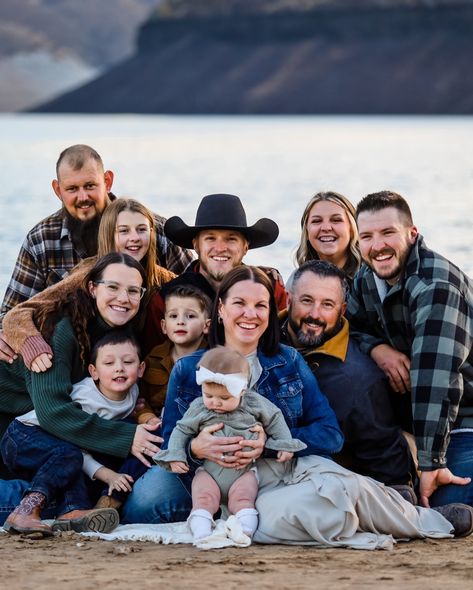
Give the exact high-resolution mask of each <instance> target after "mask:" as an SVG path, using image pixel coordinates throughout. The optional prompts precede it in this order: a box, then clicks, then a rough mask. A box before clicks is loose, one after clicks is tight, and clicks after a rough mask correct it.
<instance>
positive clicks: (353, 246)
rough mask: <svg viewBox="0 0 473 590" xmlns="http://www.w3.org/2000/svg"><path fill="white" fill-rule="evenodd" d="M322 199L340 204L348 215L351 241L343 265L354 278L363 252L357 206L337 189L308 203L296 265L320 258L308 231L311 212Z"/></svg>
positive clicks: (318, 194) (350, 276)
mask: <svg viewBox="0 0 473 590" xmlns="http://www.w3.org/2000/svg"><path fill="white" fill-rule="evenodd" d="M320 201H331V202H332V203H335V204H336V205H338V206H340V207H341V208H342V209H343V210H344V211H345V212H346V215H347V219H348V223H349V224H350V230H351V231H350V233H351V237H350V243H349V244H348V252H347V261H346V263H345V265H344V267H343V269H342V270H343V271H344V272H345V273H346V275H347V276H348V277H349V278H353V276H354V275H355V273H356V271H357V270H358V269H359V268H360V266H361V253H360V246H359V242H358V229H357V227H356V217H355V207H354V206H353V205H352V203H351V202H350V201H349V200H348V199H347V198H346V197H344V196H343V195H341V194H340V193H336V192H335V191H324V192H320V193H317V194H316V195H314V196H313V197H312V198H311V199H310V201H309V202H308V203H307V205H306V208H305V209H304V213H303V214H302V217H301V239H300V243H299V246H298V248H297V251H296V254H295V263H296V266H301V265H302V264H304V262H308V261H309V260H319V259H320V256H319V255H318V254H317V252H316V251H315V250H314V248H313V247H312V246H311V243H310V242H309V235H308V233H307V221H308V218H309V213H310V211H311V209H312V207H313V206H314V205H315V203H318V202H320Z"/></svg>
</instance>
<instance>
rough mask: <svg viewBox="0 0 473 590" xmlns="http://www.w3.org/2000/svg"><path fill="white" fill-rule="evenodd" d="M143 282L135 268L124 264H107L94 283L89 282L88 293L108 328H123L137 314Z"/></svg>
mask: <svg viewBox="0 0 473 590" xmlns="http://www.w3.org/2000/svg"><path fill="white" fill-rule="evenodd" d="M142 284H143V280H142V278H141V275H140V273H139V271H138V270H137V269H136V268H131V267H130V266H127V265H126V264H121V263H114V264H109V265H108V266H107V267H106V268H105V270H104V271H103V273H102V278H101V279H100V281H97V282H96V283H93V282H89V292H90V294H91V295H92V297H94V298H95V300H96V304H97V310H98V312H99V314H100V315H101V316H102V318H103V320H104V321H105V322H106V323H107V324H108V325H109V326H123V325H125V324H126V323H127V322H129V321H130V320H131V319H132V318H134V317H135V315H136V314H137V313H138V310H139V308H140V297H139V296H138V297H136V295H135V296H134V295H133V294H132V295H131V296H130V294H129V292H131V293H134V292H136V291H140V289H141V286H142Z"/></svg>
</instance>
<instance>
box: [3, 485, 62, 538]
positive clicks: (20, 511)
mask: <svg viewBox="0 0 473 590" xmlns="http://www.w3.org/2000/svg"><path fill="white" fill-rule="evenodd" d="M45 501H46V496H45V495H44V494H41V493H40V492H31V493H29V494H26V496H25V497H24V498H23V500H22V501H21V502H20V503H19V504H18V506H17V507H16V508H15V510H14V511H13V512H12V513H11V514H10V515H9V517H8V518H7V519H6V521H5V523H4V525H3V528H4V529H5V530H6V531H7V532H9V533H11V534H15V533H23V534H31V533H42V535H43V536H45V537H50V536H52V535H53V534H54V533H53V530H52V528H51V527H50V526H48V525H47V524H45V523H44V522H41V509H42V508H43V507H44V504H45Z"/></svg>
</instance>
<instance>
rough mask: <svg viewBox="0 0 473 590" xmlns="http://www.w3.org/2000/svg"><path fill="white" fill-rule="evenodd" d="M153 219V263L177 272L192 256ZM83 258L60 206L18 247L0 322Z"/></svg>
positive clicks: (61, 276) (84, 255) (156, 218)
mask: <svg viewBox="0 0 473 590" xmlns="http://www.w3.org/2000/svg"><path fill="white" fill-rule="evenodd" d="M154 218H155V229H156V242H157V244H156V246H157V248H156V250H157V262H158V264H160V265H161V266H163V267H164V268H167V269H168V270H171V271H173V272H175V273H176V274H179V273H181V272H182V271H183V270H184V269H185V268H186V267H187V265H188V264H189V263H190V262H191V261H192V259H193V255H192V253H191V252H190V251H189V250H185V249H183V248H181V247H179V246H176V245H174V244H173V243H172V242H171V241H170V240H168V239H167V238H166V236H165V235H164V229H163V228H164V223H165V221H166V220H165V218H164V217H161V216H159V215H154ZM85 257H86V253H85V252H84V251H82V250H79V249H77V248H76V246H75V245H74V243H73V242H72V239H71V234H70V231H69V228H68V226H67V219H66V217H65V216H64V215H63V209H60V210H59V211H56V212H55V213H53V214H52V215H49V217H46V218H45V219H43V220H42V221H40V222H39V223H37V224H36V225H35V226H34V227H33V229H31V230H30V231H29V232H28V234H27V236H26V238H25V241H24V242H23V245H22V246H21V249H20V252H19V254H18V258H17V261H16V264H15V268H14V270H13V274H12V277H11V279H10V283H9V284H8V287H7V290H6V292H5V296H4V299H3V303H2V307H1V309H0V321H1V319H2V318H3V316H4V315H5V314H6V313H7V312H8V311H9V310H10V309H11V308H12V307H14V306H15V305H17V304H18V303H21V302H22V301H26V300H27V299H30V298H31V297H33V295H36V294H37V293H39V292H40V291H44V289H46V288H47V287H49V286H50V285H54V284H55V283H58V282H59V281H60V280H61V279H63V278H64V277H65V276H66V275H68V274H69V272H70V271H71V270H72V269H73V268H74V266H76V265H77V264H78V263H79V262H80V261H81V260H82V259H84V258H85Z"/></svg>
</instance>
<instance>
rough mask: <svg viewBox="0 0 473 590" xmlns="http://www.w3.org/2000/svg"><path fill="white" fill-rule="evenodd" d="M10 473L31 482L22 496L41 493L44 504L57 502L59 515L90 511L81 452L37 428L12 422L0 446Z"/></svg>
mask: <svg viewBox="0 0 473 590" xmlns="http://www.w3.org/2000/svg"><path fill="white" fill-rule="evenodd" d="M0 449H1V453H2V458H3V461H4V463H5V465H6V466H7V467H8V469H9V470H10V471H12V472H13V473H15V474H17V475H18V476H19V477H20V478H21V479H26V480H28V481H29V482H30V484H29V485H28V487H27V489H26V490H24V492H25V493H28V492H40V493H42V494H44V496H45V497H46V504H47V505H48V504H51V503H52V502H53V501H54V500H57V502H58V514H64V513H66V512H69V511H71V510H76V509H83V508H89V507H90V501H89V496H88V493H87V488H86V485H85V480H84V476H83V473H82V463H83V456H82V451H81V450H80V449H79V447H77V446H76V445H73V444H71V443H68V442H66V441H63V440H61V439H58V438H56V437H55V436H51V435H50V434H48V433H47V432H45V431H44V430H43V429H42V428H40V427H39V426H26V425H25V424H23V423H21V422H20V421H19V420H13V422H12V423H11V424H10V426H9V427H8V429H7V431H6V433H5V434H4V436H3V438H2V441H1V443H0Z"/></svg>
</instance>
